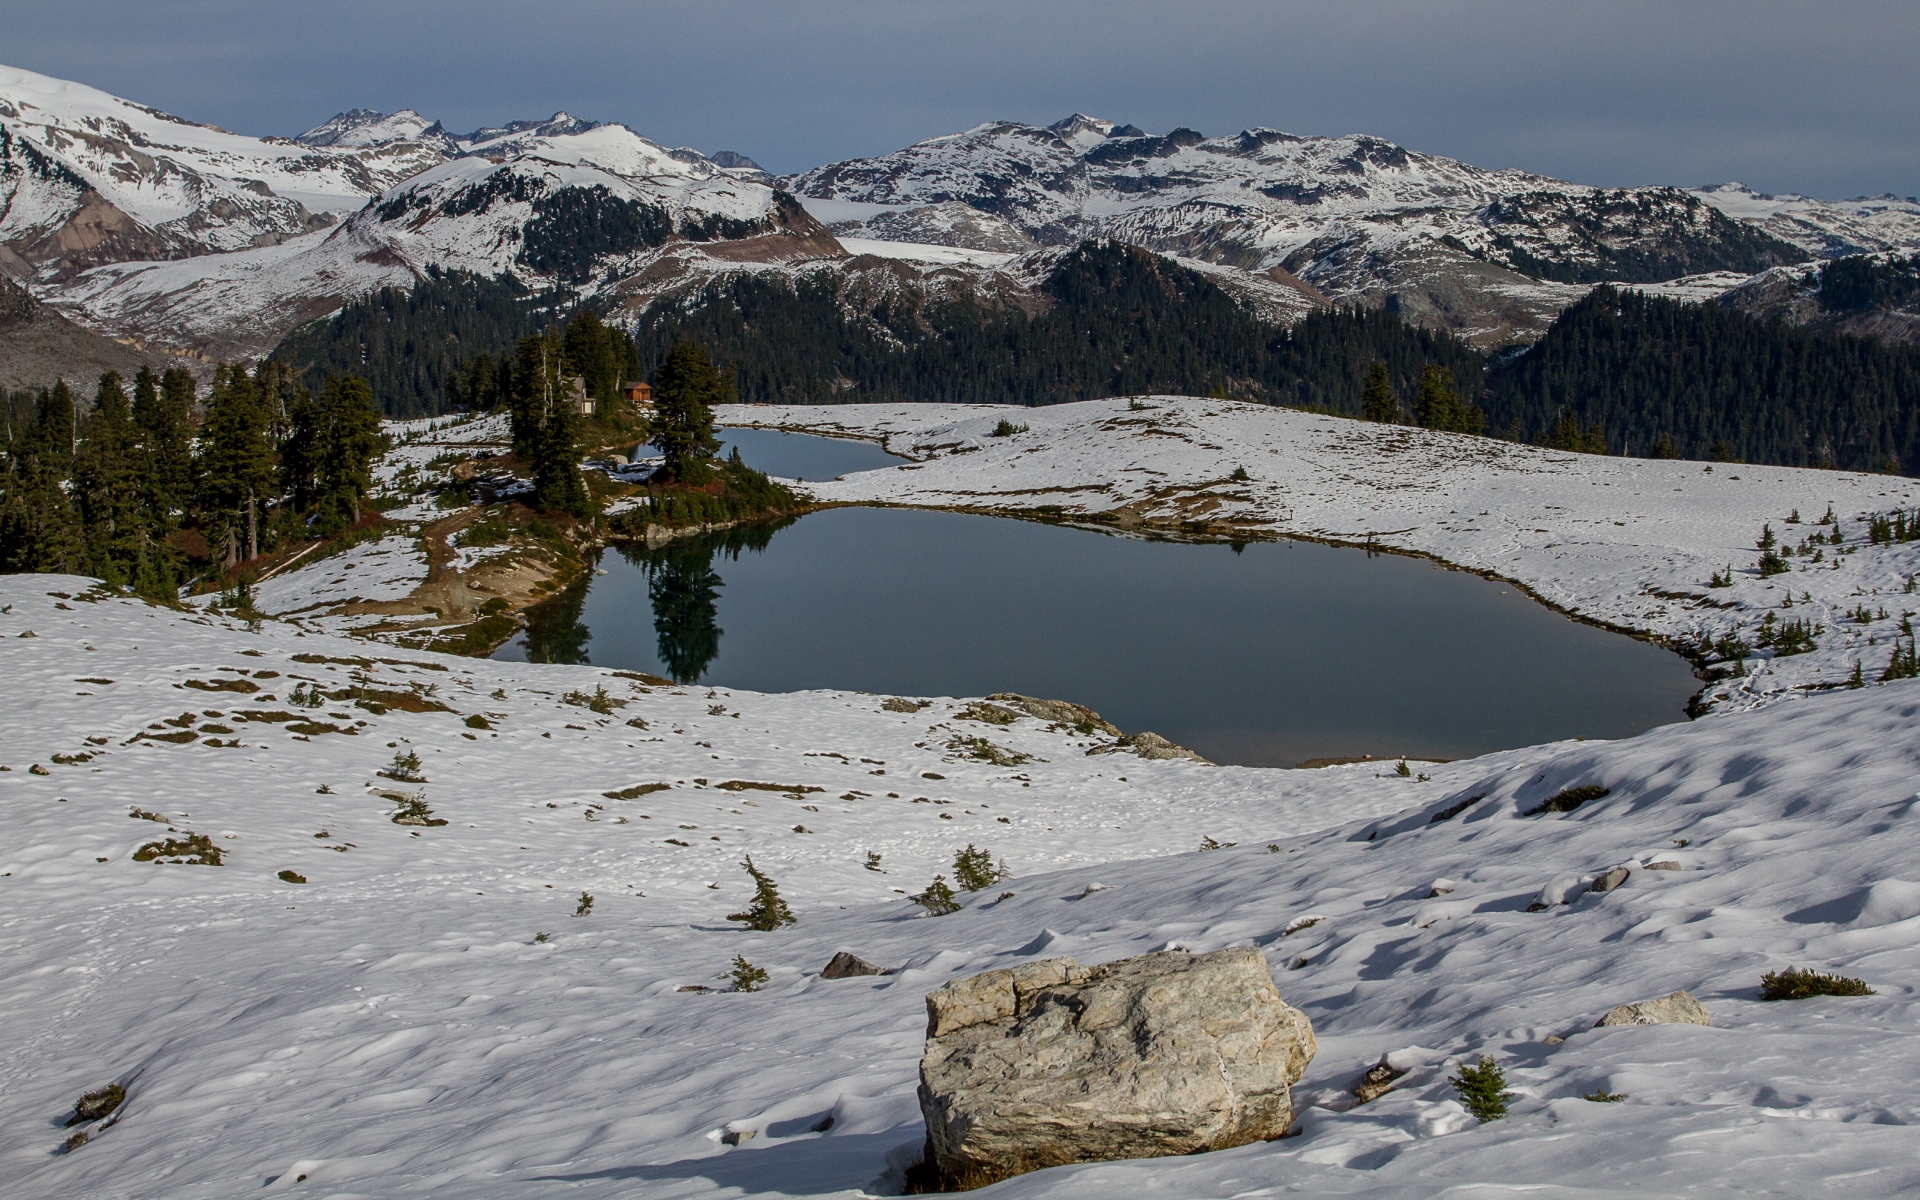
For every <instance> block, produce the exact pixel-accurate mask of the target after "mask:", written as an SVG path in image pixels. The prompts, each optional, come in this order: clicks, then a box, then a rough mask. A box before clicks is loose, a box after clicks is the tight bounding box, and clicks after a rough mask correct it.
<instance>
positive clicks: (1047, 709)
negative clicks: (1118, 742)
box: [987, 692, 1120, 737]
mask: <svg viewBox="0 0 1920 1200" xmlns="http://www.w3.org/2000/svg"><path fill="white" fill-rule="evenodd" d="M987 699H989V700H998V701H999V702H1000V703H1002V704H1005V705H1007V706H1009V707H1012V708H1017V709H1019V710H1020V711H1021V712H1023V713H1026V714H1027V715H1028V716H1030V717H1038V718H1039V719H1040V720H1042V721H1052V722H1054V723H1055V724H1058V725H1071V726H1074V727H1075V728H1079V727H1081V726H1091V727H1092V728H1094V729H1096V730H1098V731H1100V732H1101V733H1105V734H1110V735H1111V736H1113V737H1119V736H1120V728H1119V726H1117V725H1115V724H1114V723H1113V722H1111V721H1108V720H1106V719H1105V718H1103V717H1102V716H1101V715H1100V714H1099V713H1097V712H1095V711H1093V710H1092V709H1090V708H1088V707H1087V706H1086V705H1084V704H1075V703H1073V702H1072V701H1070V700H1037V699H1035V698H1034V697H1032V696H1022V695H1020V694H1019V693H1018V692H995V693H994V694H993V695H991V696H988V697H987Z"/></svg>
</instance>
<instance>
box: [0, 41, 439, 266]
mask: <svg viewBox="0 0 1920 1200" xmlns="http://www.w3.org/2000/svg"><path fill="white" fill-rule="evenodd" d="M443 157H444V155H443V154H442V153H441V152H440V151H439V150H437V149H435V148H434V147H432V146H430V145H428V144H426V143H425V142H422V141H419V140H408V139H400V140H394V141H387V142H384V143H380V144H377V145H366V146H358V145H354V144H352V143H351V142H350V141H349V142H346V143H342V144H339V145H308V144H304V143H302V142H299V141H295V140H293V139H290V138H254V137H245V136H242V135H239V134H234V133H228V132H227V131H226V130H224V129H220V128H217V127H215V126H212V125H199V124H195V123H193V122H191V121H185V120H182V119H180V118H178V117H174V116H169V115H168V114H166V113H163V112H159V111H158V110H156V109H151V108H148V107H146V106H144V105H140V104H135V103H133V102H131V101H127V100H122V99H120V98H119V97H117V96H111V95H108V94H107V93H105V92H102V91H99V90H97V89H95V88H90V87H87V86H85V85H84V84H78V83H72V82H69V81H66V80H61V79H53V78H49V77H48V76H45V75H38V74H35V73H33V72H31V71H23V70H19V69H17V68H13V67H0V269H5V270H7V271H8V272H9V273H11V274H15V275H20V276H33V277H38V278H40V279H44V280H52V281H59V280H64V279H67V278H70V277H72V276H73V275H75V274H77V273H79V272H80V271H82V270H85V269H86V268H88V267H91V266H96V265H99V264H101V263H108V262H122V261H126V260H129V259H150V260H161V259H172V258H183V257H186V256H188V255H195V254H210V253H221V252H229V251H235V250H243V249H248V248H251V247H256V246H268V245H273V244H276V243H278V242H282V241H285V240H286V239H288V238H291V237H298V236H299V235H301V234H304V233H310V232H312V231H314V230H316V229H324V228H326V227H328V226H330V225H332V224H333V223H334V222H335V221H336V220H337V219H338V218H339V216H340V215H342V214H345V213H348V212H352V211H353V210H355V209H357V208H359V207H361V206H362V205H363V204H365V203H366V200H367V197H369V196H372V195H376V194H378V193H380V192H382V191H385V190H386V189H387V188H390V187H392V186H393V185H394V184H396V183H399V182H400V181H401V180H403V179H406V178H408V177H410V176H413V175H416V174H418V173H419V172H420V171H422V170H424V169H426V168H427V167H430V166H433V165H434V164H436V163H438V162H440V161H441V159H442V158H443Z"/></svg>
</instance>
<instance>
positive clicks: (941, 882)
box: [911, 875, 960, 917]
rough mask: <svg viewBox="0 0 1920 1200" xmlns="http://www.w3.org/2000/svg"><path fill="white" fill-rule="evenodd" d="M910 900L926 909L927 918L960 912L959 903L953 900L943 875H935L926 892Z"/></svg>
mask: <svg viewBox="0 0 1920 1200" xmlns="http://www.w3.org/2000/svg"><path fill="white" fill-rule="evenodd" d="M911 899H912V900H913V902H914V903H915V904H918V905H919V906H920V907H921V908H924V909H926V910H927V915H928V916H933V917H944V916H946V915H947V914H948V913H957V912H959V911H960V902H959V901H958V900H955V899H954V898H953V889H952V888H950V887H948V886H947V877H946V876H945V875H935V876H934V877H933V882H932V883H930V884H928V885H927V890H926V891H924V892H921V893H920V894H919V895H918V896H913V897H911Z"/></svg>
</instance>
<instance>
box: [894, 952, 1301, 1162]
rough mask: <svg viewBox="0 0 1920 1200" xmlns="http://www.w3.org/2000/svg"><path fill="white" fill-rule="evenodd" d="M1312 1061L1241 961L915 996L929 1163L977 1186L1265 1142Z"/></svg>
mask: <svg viewBox="0 0 1920 1200" xmlns="http://www.w3.org/2000/svg"><path fill="white" fill-rule="evenodd" d="M1313 1053H1314V1040H1313V1027H1312V1026H1311V1025H1310V1024H1309V1023H1308V1021H1307V1018H1306V1016H1305V1014H1303V1013H1301V1012H1299V1011H1298V1010H1296V1009H1294V1008H1291V1007H1289V1006H1288V1005H1287V1004H1286V1002H1285V1001H1283V1000H1281V998H1280V992H1279V989H1277V988H1276V987H1274V985H1273V976H1272V974H1271V973H1270V972H1269V970H1268V968H1267V962H1266V958H1265V957H1264V956H1263V955H1262V954H1261V953H1260V952H1259V951H1258V950H1255V949H1253V948H1251V947H1231V948H1229V949H1225V950H1216V951H1214V952H1213V953H1212V954H1201V955H1191V954H1188V953H1187V952H1186V951H1184V950H1166V951H1161V952H1159V953H1155V954H1143V955H1140V956H1138V957H1136V958H1125V959H1120V960H1119V961H1117V962H1111V963H1106V964H1104V965H1102V966H1097V967H1082V966H1081V965H1079V964H1078V963H1076V962H1074V960H1073V959H1071V958H1052V959H1046V960H1044V961H1042V962H1037V963H1028V964H1026V965H1023V966H1018V967H1014V968H1012V969H1011V970H1000V971H988V972H985V973H984V974H980V975H973V976H969V977H967V978H965V979H957V980H954V981H952V982H950V983H947V984H943V985H942V986H940V987H938V988H935V989H934V990H933V991H932V992H931V993H929V994H928V996H927V1049H926V1055H925V1056H924V1057H923V1058H922V1059H921V1060H920V1108H921V1111H922V1112H923V1113H924V1114H925V1116H926V1121H927V1145H928V1150H929V1153H930V1155H931V1157H932V1159H933V1162H934V1165H935V1166H936V1167H937V1168H938V1170H939V1171H940V1173H941V1175H942V1176H943V1177H945V1178H947V1179H950V1180H959V1181H973V1180H979V1181H985V1180H989V1179H997V1178H1005V1177H1006V1176H1009V1175H1016V1174H1020V1173H1022V1172H1025V1171H1031V1170H1035V1169H1038V1168H1041V1167H1049V1166H1056V1165H1059V1164H1062V1163H1070V1162H1091V1161H1101V1160H1106V1159H1118V1158H1150V1157H1156V1156H1160V1155H1169V1154H1191V1153H1194V1152H1196V1151H1201V1150H1219V1149H1224V1148H1226V1147H1229V1146H1243V1145H1246V1144H1247V1143H1249V1142H1256V1141H1264V1140H1268V1139H1271V1138H1276V1137H1279V1136H1280V1135H1282V1134H1284V1133H1285V1132H1287V1129H1288V1127H1289V1126H1291V1125H1292V1124H1293V1104H1292V1100H1291V1095H1290V1091H1289V1089H1290V1088H1291V1087H1292V1085H1293V1084H1294V1082H1295V1081H1297V1080H1298V1079H1299V1078H1300V1076H1301V1075H1302V1074H1303V1073H1304V1072H1305V1071H1306V1069H1307V1064H1308V1063H1309V1062H1311V1061H1312V1059H1313Z"/></svg>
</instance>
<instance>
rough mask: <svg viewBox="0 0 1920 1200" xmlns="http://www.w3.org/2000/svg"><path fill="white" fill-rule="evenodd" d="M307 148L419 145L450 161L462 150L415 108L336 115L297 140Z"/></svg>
mask: <svg viewBox="0 0 1920 1200" xmlns="http://www.w3.org/2000/svg"><path fill="white" fill-rule="evenodd" d="M293 140H294V141H296V142H299V143H300V144H301V145H304V146H341V147H349V148H354V149H372V148H374V147H378V146H387V145H391V144H393V143H394V142H419V143H422V144H425V145H428V146H431V147H433V148H434V149H436V150H439V151H440V152H441V153H442V154H445V155H447V156H449V157H451V156H453V155H454V154H457V153H459V147H458V145H457V143H455V141H454V140H453V138H452V137H450V136H448V134H447V131H446V130H445V129H443V128H442V127H441V125H440V122H438V121H429V120H427V119H426V118H425V117H423V116H421V115H420V114H419V113H417V112H415V111H413V110H412V109H411V108H403V109H401V110H400V111H399V112H395V113H383V112H376V111H374V110H373V109H371V108H356V109H354V110H352V111H351V112H343V113H338V114H336V115H335V116H334V117H333V118H332V119H331V120H329V121H326V122H324V123H322V124H319V125H316V126H314V127H313V128H312V129H309V130H307V131H306V132H305V133H303V134H301V135H300V136H298V137H296V138H294V139H293Z"/></svg>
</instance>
